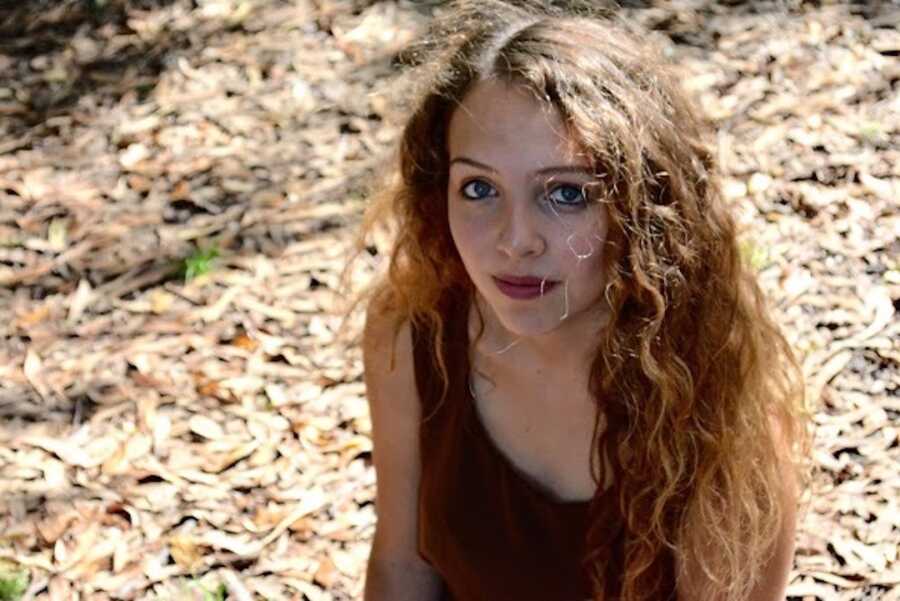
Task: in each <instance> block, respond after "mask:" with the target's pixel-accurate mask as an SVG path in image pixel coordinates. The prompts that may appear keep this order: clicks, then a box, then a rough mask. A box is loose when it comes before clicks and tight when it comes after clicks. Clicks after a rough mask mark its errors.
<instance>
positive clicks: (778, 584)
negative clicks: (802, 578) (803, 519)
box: [676, 424, 799, 601]
mask: <svg viewBox="0 0 900 601" xmlns="http://www.w3.org/2000/svg"><path fill="white" fill-rule="evenodd" d="M773 427H774V428H775V432H776V433H778V432H780V429H779V428H778V427H777V425H776V424H773ZM778 446H779V448H780V449H781V451H782V454H783V458H784V459H786V458H787V457H789V456H790V455H789V450H788V447H787V445H786V443H785V441H784V440H782V439H781V436H780V435H779V436H778ZM782 473H783V474H784V479H785V485H786V486H785V491H786V493H787V494H786V495H785V498H784V499H783V504H782V510H783V511H784V522H783V524H782V527H781V531H780V532H779V535H778V539H777V540H776V542H775V547H774V553H773V555H772V557H771V558H770V559H769V561H768V563H767V564H766V566H765V568H763V576H762V578H761V579H760V581H759V583H757V585H756V586H755V587H754V588H753V591H752V592H751V594H750V597H749V598H748V601H784V599H785V596H786V594H787V587H788V583H789V579H790V572H791V567H792V566H793V563H794V550H795V537H796V531H797V503H798V499H799V490H798V485H797V480H796V477H795V475H794V472H793V471H792V469H791V468H790V466H789V465H788V466H786V467H785V468H783V469H782ZM676 569H677V566H676ZM700 578H704V576H703V574H702V573H701V572H697V573H695V574H693V575H692V576H691V577H689V578H688V581H687V582H685V583H683V584H682V585H680V586H679V587H678V591H677V592H678V601H697V600H699V597H698V596H697V594H696V593H693V592H692V591H693V590H694V589H695V586H696V584H697V581H699V579H700ZM692 583H693V584H692ZM716 601H718V600H716Z"/></svg>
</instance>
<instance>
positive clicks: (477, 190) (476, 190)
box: [462, 179, 497, 200]
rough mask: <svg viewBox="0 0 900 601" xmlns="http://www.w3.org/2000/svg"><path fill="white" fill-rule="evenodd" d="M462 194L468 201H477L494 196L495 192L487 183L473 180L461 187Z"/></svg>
mask: <svg viewBox="0 0 900 601" xmlns="http://www.w3.org/2000/svg"><path fill="white" fill-rule="evenodd" d="M462 194H463V196H465V197H466V198H468V199H470V200H477V199H480V198H485V197H487V196H496V195H497V191H496V190H494V187H493V186H492V185H490V184H489V183H487V182H485V181H483V180H480V179H475V180H472V181H470V182H469V183H468V184H466V185H465V186H463V187H462Z"/></svg>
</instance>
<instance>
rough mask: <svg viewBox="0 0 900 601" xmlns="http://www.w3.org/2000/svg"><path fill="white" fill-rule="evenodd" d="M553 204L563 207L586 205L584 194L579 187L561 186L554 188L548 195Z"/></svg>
mask: <svg viewBox="0 0 900 601" xmlns="http://www.w3.org/2000/svg"><path fill="white" fill-rule="evenodd" d="M547 198H549V199H550V200H551V201H552V202H553V204H556V205H563V206H575V207H577V206H581V205H583V204H584V203H585V198H584V192H582V189H581V188H580V187H578V186H570V185H566V184H563V185H560V186H557V187H555V188H553V189H552V190H551V191H550V194H548V195H547Z"/></svg>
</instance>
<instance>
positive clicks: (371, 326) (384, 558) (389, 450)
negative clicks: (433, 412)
mask: <svg viewBox="0 0 900 601" xmlns="http://www.w3.org/2000/svg"><path fill="white" fill-rule="evenodd" d="M393 341H394V328H393V322H392V320H391V319H390V316H389V315H387V314H385V313H377V312H375V311H373V309H372V308H370V309H369V311H368V313H367V315H366V325H365V330H364V333H363V343H362V346H363V365H364V378H365V383H366V396H367V398H368V400H369V414H370V416H371V419H372V447H373V451H372V458H373V461H374V464H375V476H376V495H375V507H376V513H377V516H378V518H377V522H376V525H375V535H374V539H373V541H372V550H371V553H370V555H369V563H368V566H367V570H366V585H365V593H364V600H365V601H428V600H435V601H436V600H437V599H439V598H440V594H441V588H442V587H441V585H442V582H441V578H440V576H439V575H438V574H437V572H435V571H434V570H433V569H432V567H431V566H430V565H429V564H428V563H427V562H425V561H424V560H423V559H422V558H421V557H420V556H419V554H418V551H417V539H418V536H417V534H418V532H417V521H418V491H419V471H420V466H419V417H420V412H421V411H420V406H419V398H418V391H417V390H416V382H415V373H414V371H413V356H412V338H411V332H410V327H409V324H408V323H404V324H403V327H402V328H401V330H400V332H399V334H398V336H397V339H396V356H395V361H394V365H393V368H392V366H391V348H392V347H393V344H392V343H393Z"/></svg>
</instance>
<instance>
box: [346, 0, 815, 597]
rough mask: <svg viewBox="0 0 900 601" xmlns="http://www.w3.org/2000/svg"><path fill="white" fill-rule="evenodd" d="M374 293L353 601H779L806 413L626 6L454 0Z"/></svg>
mask: <svg viewBox="0 0 900 601" xmlns="http://www.w3.org/2000/svg"><path fill="white" fill-rule="evenodd" d="M429 40H430V41H429V42H428V43H425V44H422V45H420V46H419V50H420V51H421V52H419V53H413V54H412V55H411V56H413V57H414V58H415V60H416V61H418V63H419V65H418V66H417V70H416V71H415V77H414V79H415V81H416V82H417V83H418V84H419V88H420V89H419V93H418V95H417V96H416V100H415V101H414V102H413V103H412V104H411V106H410V111H409V115H408V121H407V123H406V124H405V127H404V129H403V132H402V138H401V140H400V143H399V151H398V160H397V163H396V174H395V177H394V179H393V181H392V182H391V183H390V184H389V185H387V186H386V187H384V189H383V190H382V191H381V193H380V194H379V195H377V197H376V200H375V202H374V204H373V206H372V208H371V209H370V212H369V213H368V216H367V220H366V221H365V223H364V227H363V230H362V234H361V237H360V240H361V241H363V242H361V247H362V246H364V241H365V240H367V239H368V236H369V235H370V234H371V232H372V230H373V229H374V228H376V227H378V226H380V225H381V224H384V223H390V224H392V225H393V226H394V233H395V238H394V240H393V247H392V249H391V252H390V257H389V261H388V269H387V271H386V273H385V275H384V277H382V278H380V279H379V280H378V281H377V282H376V285H375V286H374V288H373V291H372V293H371V295H369V296H367V297H366V298H367V303H368V304H367V311H366V324H365V328H364V334H363V356H364V366H365V382H366V386H367V395H368V399H369V403H370V410H371V417H372V428H373V441H374V442H373V444H374V450H373V459H374V464H375V471H376V476H377V488H376V490H377V493H376V512H377V516H378V520H377V526H376V530H375V535H374V540H373V544H372V551H371V557H370V560H369V563H368V570H367V574H366V586H365V600H366V601H401V600H409V601H413V600H415V601H426V600H431V599H455V600H457V601H476V600H485V601H502V600H510V601H526V600H531V599H533V600H541V601H551V600H552V601H583V600H584V599H598V600H599V599H621V600H624V601H651V600H652V601H664V600H675V599H677V600H678V601H781V600H783V599H784V596H785V590H786V587H787V583H788V575H789V571H790V569H791V566H792V560H793V552H794V534H795V528H796V515H797V505H798V498H799V494H800V492H801V491H802V490H805V486H806V484H807V482H808V480H807V478H808V475H807V472H806V470H805V469H804V468H803V467H801V465H802V462H801V461H800V459H802V457H803V453H805V451H806V450H807V449H808V445H809V437H808V434H807V428H806V425H807V424H808V421H809V420H808V417H809V416H808V412H807V411H806V409H805V406H804V402H803V382H802V375H801V372H800V369H799V367H798V364H797V361H796V359H795V357H794V355H793V354H792V352H791V349H790V347H789V345H788V343H787V342H786V340H785V338H784V337H783V336H782V334H781V333H780V332H779V329H778V327H777V326H776V325H775V324H774V322H773V320H772V319H771V318H770V317H769V315H768V312H767V309H766V304H765V300H764V297H763V296H762V293H761V291H760V288H759V286H758V285H757V283H756V280H755V277H754V274H753V272H752V270H751V269H749V268H748V267H747V266H746V265H745V264H744V263H743V262H742V259H741V254H740V252H739V245H738V243H737V239H736V238H737V233H736V227H735V222H734V220H733V218H732V216H731V215H730V214H729V207H728V206H727V204H726V202H725V201H724V199H723V197H722V194H721V192H720V189H719V185H718V181H717V175H716V165H715V164H714V159H713V152H712V151H711V150H710V148H709V147H708V146H707V143H706V142H705V136H706V131H705V129H704V127H703V125H702V121H701V120H700V119H699V118H698V115H697V112H696V110H695V109H694V108H693V106H692V104H691V103H690V102H689V101H688V100H687V99H686V97H685V95H684V93H683V92H682V91H681V90H680V89H679V86H678V80H677V75H676V74H675V72H674V71H673V67H671V66H669V65H668V64H666V62H665V61H664V60H663V59H662V58H661V54H660V52H659V51H658V50H657V49H655V47H654V46H653V44H651V42H650V40H648V39H647V38H646V37H643V36H641V35H640V34H636V33H634V32H633V31H632V28H631V27H629V26H628V25H627V24H625V23H623V22H622V21H621V20H619V19H614V18H612V17H609V16H602V15H597V14H593V15H588V14H583V13H577V12H575V11H570V12H568V13H567V12H564V11H561V10H556V9H548V8H541V7H539V6H538V4H537V3H535V4H534V6H531V5H529V4H528V3H526V2H517V3H516V4H515V5H514V6H512V5H509V4H505V3H502V2H496V1H479V2H463V3H456V4H455V5H454V6H452V7H451V10H449V14H448V15H447V16H445V17H444V18H443V19H442V20H439V21H438V22H437V23H436V25H435V26H434V29H433V31H432V32H431V36H430V38H429Z"/></svg>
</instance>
